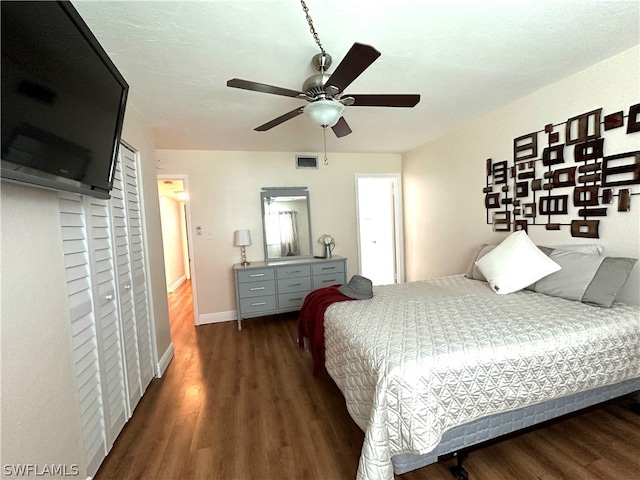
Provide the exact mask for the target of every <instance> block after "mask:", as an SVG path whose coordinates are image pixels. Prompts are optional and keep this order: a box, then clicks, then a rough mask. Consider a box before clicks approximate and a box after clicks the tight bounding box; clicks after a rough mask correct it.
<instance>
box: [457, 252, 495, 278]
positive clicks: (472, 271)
mask: <svg viewBox="0 0 640 480" xmlns="http://www.w3.org/2000/svg"><path fill="white" fill-rule="evenodd" d="M496 247H497V245H488V244H486V243H483V244H482V245H480V246H479V247H478V248H476V251H475V252H473V257H472V258H471V263H470V264H469V267H468V268H467V273H466V274H465V276H466V277H467V278H470V279H471V280H481V281H483V282H486V281H487V279H486V278H485V276H484V275H483V274H482V272H481V271H480V269H479V268H478V266H477V265H476V262H477V261H478V260H480V259H481V258H482V257H484V256H485V255H486V254H487V253H489V252H490V251H491V250H493V249H494V248H496Z"/></svg>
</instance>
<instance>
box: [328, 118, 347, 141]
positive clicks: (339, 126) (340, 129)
mask: <svg viewBox="0 0 640 480" xmlns="http://www.w3.org/2000/svg"><path fill="white" fill-rule="evenodd" d="M331 129H332V130H333V133H335V134H336V137H338V138H340V137H346V136H347V135H349V134H350V133H351V128H350V127H349V124H348V123H347V121H346V120H345V119H344V117H340V120H338V123H336V124H335V125H334V126H333V127H331Z"/></svg>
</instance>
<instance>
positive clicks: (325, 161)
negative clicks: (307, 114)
mask: <svg viewBox="0 0 640 480" xmlns="http://www.w3.org/2000/svg"><path fill="white" fill-rule="evenodd" d="M322 136H323V137H324V164H325V165H329V159H328V158H327V127H322Z"/></svg>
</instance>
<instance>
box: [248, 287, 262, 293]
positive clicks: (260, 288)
mask: <svg viewBox="0 0 640 480" xmlns="http://www.w3.org/2000/svg"><path fill="white" fill-rule="evenodd" d="M250 290H251V291H252V292H254V291H256V290H264V287H253V288H251V289H250Z"/></svg>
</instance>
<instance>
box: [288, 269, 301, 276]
mask: <svg viewBox="0 0 640 480" xmlns="http://www.w3.org/2000/svg"><path fill="white" fill-rule="evenodd" d="M300 272H302V270H287V275H289V274H290V273H300Z"/></svg>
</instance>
